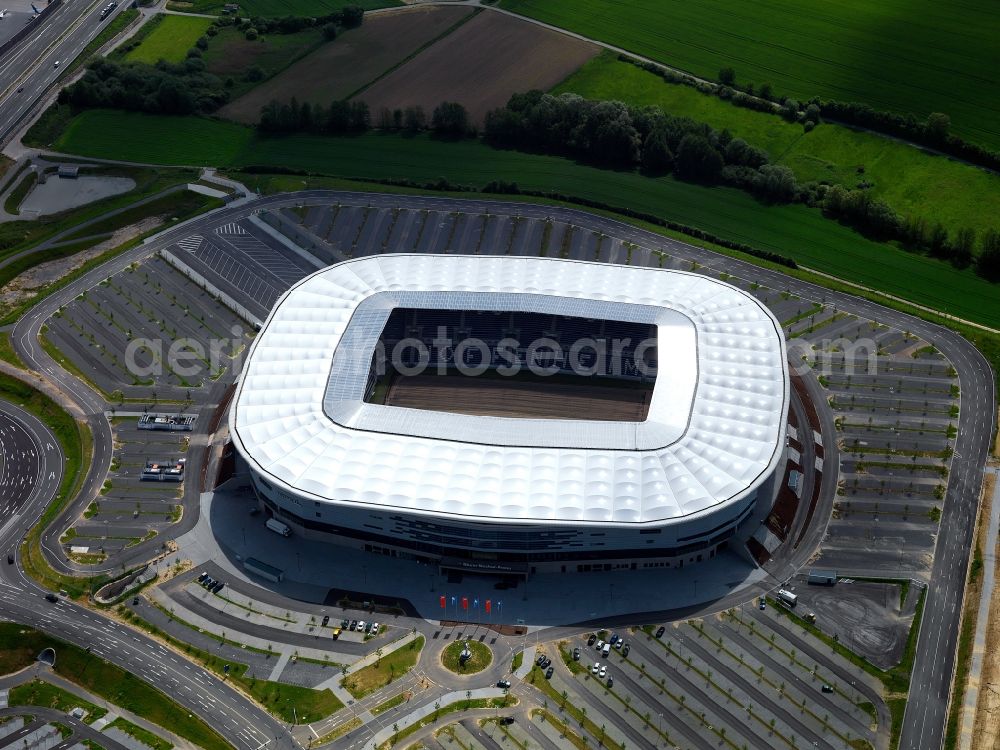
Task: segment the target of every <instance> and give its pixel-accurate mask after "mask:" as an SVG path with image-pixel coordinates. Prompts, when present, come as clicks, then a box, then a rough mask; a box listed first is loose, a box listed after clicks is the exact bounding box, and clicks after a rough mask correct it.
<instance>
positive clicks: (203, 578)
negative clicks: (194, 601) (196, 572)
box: [198, 573, 208, 583]
mask: <svg viewBox="0 0 1000 750" xmlns="http://www.w3.org/2000/svg"><path fill="white" fill-rule="evenodd" d="M207 578H208V573H202V574H201V575H200V576H198V583H204V582H205V580H206V579H207Z"/></svg>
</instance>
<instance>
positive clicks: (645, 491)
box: [230, 255, 788, 525]
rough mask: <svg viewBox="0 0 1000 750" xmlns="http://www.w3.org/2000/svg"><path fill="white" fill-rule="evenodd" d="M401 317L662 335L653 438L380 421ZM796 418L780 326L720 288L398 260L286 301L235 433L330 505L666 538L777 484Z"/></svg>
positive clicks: (260, 345) (478, 419)
mask: <svg viewBox="0 0 1000 750" xmlns="http://www.w3.org/2000/svg"><path fill="white" fill-rule="evenodd" d="M398 307H406V308H436V309H468V310H476V309H479V310H518V311H525V312H542V313H548V314H554V315H570V316H577V317H587V318H596V319H606V320H623V321H633V322H640V323H649V324H653V325H656V327H657V347H658V353H659V354H658V359H659V367H658V372H657V378H656V383H655V386H654V390H653V395H652V398H651V402H650V408H649V413H648V416H647V418H646V421H645V422H596V421H595V422H591V421H586V420H550V419H512V418H506V417H489V416H471V415H461V414H452V413H445V412H431V411H424V410H416V409H406V408H401V407H389V406H381V405H375V404H366V403H364V402H363V400H362V399H363V395H364V389H365V386H366V383H367V377H368V372H369V367H370V364H371V355H372V352H373V351H374V347H375V343H376V342H377V340H378V338H379V335H380V334H381V332H382V329H383V327H384V325H385V321H386V320H387V318H388V316H389V314H390V312H391V311H392V310H393V309H395V308H398ZM523 343H527V342H523ZM787 404H788V374H787V366H786V363H785V352H784V339H783V336H782V333H781V327H780V325H779V324H778V323H777V321H776V320H775V319H774V317H773V316H772V315H771V313H770V312H769V311H768V310H767V309H766V308H764V307H763V306H762V305H761V304H760V303H759V302H758V301H757V300H756V299H754V298H753V297H752V296H751V295H749V294H747V293H745V292H743V291H741V290H739V289H736V288H735V287H733V286H730V285H728V284H725V283H722V282H720V281H716V280H714V279H711V278H707V277H705V276H700V275H697V274H692V273H685V272H681V271H668V270H660V269H650V268H635V267H630V266H621V265H612V264H606V263H587V262H581V261H567V260H554V259H545V258H526V257H488V256H453V255H382V256H373V257H366V258H362V259H359V260H354V261H348V262H345V263H341V264H339V265H336V266H331V267H330V268H327V269H324V270H322V271H318V272H317V273H314V274H313V275H311V276H309V277H307V278H306V279H304V280H302V281H301V282H299V283H298V284H296V285H295V286H294V287H292V288H291V289H290V290H289V291H288V292H286V293H285V295H284V296H283V297H282V298H281V300H279V302H278V304H277V305H276V306H275V308H274V310H272V312H271V315H270V316H269V317H268V320H267V321H266V322H265V324H264V326H263V328H262V329H261V331H260V333H259V334H258V336H257V339H256V341H255V342H254V344H253V346H252V348H251V351H250V354H249V357H248V360H247V362H246V366H245V368H244V372H243V375H242V378H241V380H240V384H239V390H238V392H237V396H236V401H235V405H234V407H233V410H232V414H231V415H230V423H231V427H232V433H233V436H234V439H235V440H236V442H237V444H238V445H239V446H240V448H241V450H242V452H243V455H244V456H245V457H246V458H247V460H248V461H249V462H250V464H251V465H252V466H253V468H254V469H255V470H256V471H257V472H259V473H260V474H261V475H263V476H265V477H267V478H268V480H269V481H271V482H273V483H274V484H275V485H277V486H278V487H280V488H283V489H285V490H286V491H290V492H292V493H295V494H297V495H299V496H302V497H307V498H310V499H315V500H320V501H323V502H325V503H331V504H343V505H349V506H354V505H362V506H367V507H369V508H370V509H372V510H380V509H381V510H399V511H407V512H410V513H419V514H428V515H443V516H460V517H463V518H466V519H467V520H468V519H470V518H472V519H476V518H481V519H482V520H484V521H494V522H506V523H519V522H520V523H525V522H539V521H544V522H548V523H567V524H574V523H581V522H582V523H594V524H603V525H634V524H650V525H661V524H663V523H666V522H669V521H671V520H676V521H680V520H682V519H684V518H685V517H689V516H691V515H693V514H699V513H702V512H706V511H711V510H714V509H718V508H719V507H721V506H723V505H725V504H727V503H728V502H729V501H735V500H737V499H739V498H741V497H744V496H745V495H746V493H747V492H748V491H750V490H752V489H754V488H756V486H758V485H759V484H760V483H761V482H762V481H763V480H764V479H765V478H766V477H767V476H769V474H770V473H771V471H773V469H774V468H775V466H776V465H777V462H778V461H779V459H780V456H781V447H782V445H783V435H784V429H785V428H784V419H785V414H786V412H787Z"/></svg>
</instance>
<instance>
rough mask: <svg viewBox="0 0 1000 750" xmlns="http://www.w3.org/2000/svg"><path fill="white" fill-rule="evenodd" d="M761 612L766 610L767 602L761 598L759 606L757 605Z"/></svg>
mask: <svg viewBox="0 0 1000 750" xmlns="http://www.w3.org/2000/svg"><path fill="white" fill-rule="evenodd" d="M757 606H758V607H759V608H760V609H761V610H764V609H767V600H766V599H765V598H764V597H763V596H762V597H761V598H760V604H758V605H757Z"/></svg>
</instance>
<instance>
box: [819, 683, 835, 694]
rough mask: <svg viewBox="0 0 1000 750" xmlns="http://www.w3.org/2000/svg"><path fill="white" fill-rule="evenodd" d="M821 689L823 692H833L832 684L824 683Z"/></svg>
mask: <svg viewBox="0 0 1000 750" xmlns="http://www.w3.org/2000/svg"><path fill="white" fill-rule="evenodd" d="M821 689H822V691H823V692H824V693H832V692H833V686H832V685H824V686H823V687H822V688H821Z"/></svg>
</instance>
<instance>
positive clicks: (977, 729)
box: [966, 474, 1000, 750]
mask: <svg viewBox="0 0 1000 750" xmlns="http://www.w3.org/2000/svg"><path fill="white" fill-rule="evenodd" d="M996 479H997V478H996V475H995V474H987V475H986V481H985V482H984V486H983V505H982V510H981V511H980V513H983V514H984V515H985V517H986V519H987V520H986V521H985V522H984V523H981V524H980V528H981V530H982V531H983V532H984V533H985V529H986V524H987V523H989V521H988V519H989V513H990V505H991V499H992V497H993V488H994V484H995V482H996ZM977 543H978V542H977ZM997 573H1000V571H994V574H995V575H996V574H997ZM981 577H982V576H980V578H981ZM966 596H968V594H966ZM978 601H979V596H978V593H977V594H976V602H977V603H978ZM976 611H977V610H976V609H975V608H973V609H971V610H970V611H969V612H968V613H967V616H970V617H975V616H976ZM966 689H968V686H966ZM972 747H975V748H977V749H980V750H1000V586H997V585H994V587H993V596H992V597H991V599H990V617H989V620H988V622H987V625H986V651H985V654H984V656H983V671H982V674H981V675H980V677H979V701H978V702H977V704H976V721H975V724H974V726H973V731H972Z"/></svg>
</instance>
